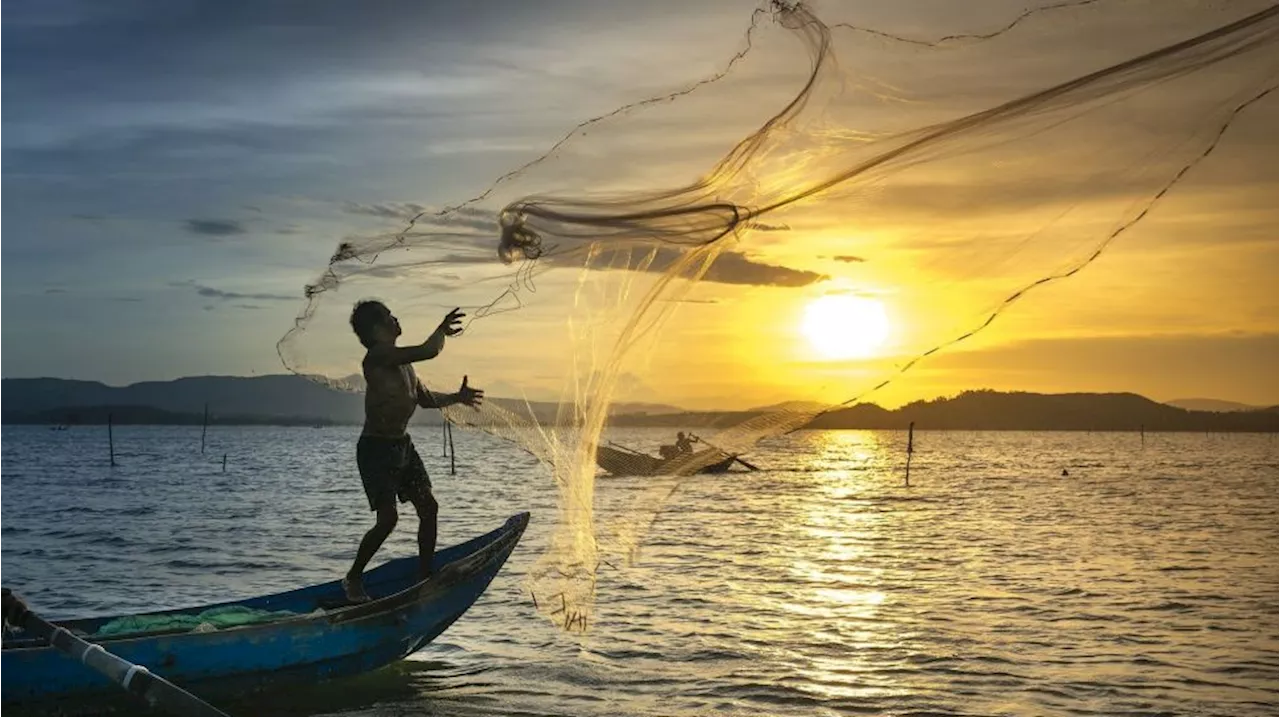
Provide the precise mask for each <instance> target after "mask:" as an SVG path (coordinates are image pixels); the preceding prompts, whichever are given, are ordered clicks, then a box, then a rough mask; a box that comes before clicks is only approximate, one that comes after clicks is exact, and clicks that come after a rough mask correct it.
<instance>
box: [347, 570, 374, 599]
mask: <svg viewBox="0 0 1280 717" xmlns="http://www.w3.org/2000/svg"><path fill="white" fill-rule="evenodd" d="M342 592H343V593H344V594H345V595H346V596H347V600H348V601H350V602H369V600H370V598H369V593H366V592H365V591H364V581H363V580H361V578H360V577H359V576H356V577H354V578H353V577H351V576H350V575H348V576H346V577H345V578H343V579H342Z"/></svg>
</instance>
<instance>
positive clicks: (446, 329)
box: [436, 308, 466, 336]
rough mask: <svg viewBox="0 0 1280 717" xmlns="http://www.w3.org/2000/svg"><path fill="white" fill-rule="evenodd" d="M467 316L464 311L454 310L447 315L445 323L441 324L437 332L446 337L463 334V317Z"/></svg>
mask: <svg viewBox="0 0 1280 717" xmlns="http://www.w3.org/2000/svg"><path fill="white" fill-rule="evenodd" d="M464 316H466V314H464V313H462V309H460V308H459V309H454V310H453V311H450V312H449V313H448V314H446V315H445V317H444V321H441V322H440V327H439V328H437V329H436V331H438V332H440V333H442V334H444V335H445V336H457V335H458V334H460V333H462V317H464Z"/></svg>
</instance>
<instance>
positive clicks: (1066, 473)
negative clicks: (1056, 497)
mask: <svg viewBox="0 0 1280 717" xmlns="http://www.w3.org/2000/svg"><path fill="white" fill-rule="evenodd" d="M1069 475H1071V474H1070V473H1068V472H1067V469H1066V468H1063V469H1062V477H1063V478H1066V477H1067V476H1069Z"/></svg>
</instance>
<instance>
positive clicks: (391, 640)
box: [0, 513, 529, 708]
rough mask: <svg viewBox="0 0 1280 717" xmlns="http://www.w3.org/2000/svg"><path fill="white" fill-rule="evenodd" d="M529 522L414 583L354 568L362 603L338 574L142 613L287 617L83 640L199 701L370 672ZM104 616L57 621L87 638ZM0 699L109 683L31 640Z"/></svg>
mask: <svg viewBox="0 0 1280 717" xmlns="http://www.w3.org/2000/svg"><path fill="white" fill-rule="evenodd" d="M528 524H529V514H528V513H520V514H519V515H515V516H512V517H511V518H510V519H508V520H507V522H506V523H505V524H504V525H503V526H502V527H500V528H498V529H497V530H494V531H492V532H489V533H487V534H485V535H481V536H479V537H477V538H473V539H471V540H468V541H467V542H465V543H461V544H459V545H454V546H452V547H449V548H445V549H443V550H440V551H438V552H437V553H436V554H435V557H434V559H433V561H432V562H433V568H434V571H435V574H434V575H433V576H432V577H431V579H429V580H426V581H418V580H417V579H416V577H417V567H418V565H417V563H418V559H417V557H410V558H400V559H397V560H392V561H389V562H387V563H385V564H383V565H381V566H379V567H378V568H376V569H374V570H371V571H369V572H367V573H365V588H366V590H367V591H368V593H369V595H370V597H372V598H373V600H372V601H371V602H367V603H363V604H359V605H346V606H340V607H334V608H332V609H325V606H327V605H342V603H343V602H344V598H343V595H342V587H341V585H340V584H339V582H338V581H333V582H328V583H322V584H320V585H313V586H311V587H305V588H300V589H298V590H292V591H289V592H284V593H278V594H275V595H266V596H263V597H257V598H252V599H249V600H240V601H234V602H228V603H221V604H218V605H204V606H200V607H194V608H185V609H178V610H169V611H165V612H159V613H149V615H187V614H191V615H194V614H197V613H201V612H204V611H206V610H209V609H211V608H218V607H226V606H240V607H244V608H249V609H252V610H267V611H289V612H291V613H294V614H295V615H296V617H285V618H284V619H279V620H274V621H271V622H262V623H253V624H247V625H242V626H238V627H228V628H225V629H221V630H216V631H209V632H199V631H196V632H191V631H185V630H167V631H166V630H161V631H153V632H140V633H133V634H117V635H112V636H111V637H103V638H94V637H90V638H88V639H91V640H92V641H94V642H97V643H99V644H101V645H102V646H103V647H104V648H105V649H107V650H108V651H109V652H112V653H114V654H116V655H118V656H120V657H122V658H124V659H126V660H129V661H130V662H133V663H136V664H139V665H142V666H145V667H147V668H149V669H150V670H152V671H153V672H155V673H156V674H159V675H161V676H163V677H165V678H166V679H168V680H169V681H171V682H173V683H175V684H177V685H179V686H181V687H183V688H185V689H187V690H189V691H190V692H192V693H194V694H195V695H197V696H198V697H201V698H216V697H217V696H219V695H222V696H230V695H241V694H243V693H245V692H251V691H256V690H261V689H266V688H275V687H279V686H286V685H295V684H306V683H314V682H319V681H323V680H328V679H332V678H336V677H343V676H347V675H354V674H358V673H362V672H368V671H370V670H375V669H377V668H379V667H382V666H384V665H387V664H389V663H391V662H394V661H396V660H399V659H401V658H404V657H405V656H407V655H409V654H410V653H412V652H414V651H416V650H418V649H420V648H421V647H422V646H423V645H426V644H427V643H428V642H431V640H433V639H434V638H435V637H436V636H438V635H439V634H440V633H442V632H444V630H445V628H447V627H449V625H451V624H453V622H454V621H455V620H457V619H458V618H459V617H462V615H463V613H465V612H466V611H467V609H468V608H470V607H471V605H472V604H473V603H474V602H475V601H476V599H477V598H479V597H480V595H481V594H482V593H483V592H484V591H485V588H487V587H488V586H489V582H490V581H492V580H493V578H494V576H495V575H497V574H498V571H499V569H501V568H502V566H503V564H504V563H505V562H506V561H507V557H508V556H509V555H511V551H512V550H513V549H515V546H516V543H517V542H519V540H520V536H521V535H523V534H524V530H525V527H526V526H527V525H528ZM115 619H117V618H116V617H97V618H88V619H81V620H69V621H61V622H59V624H60V625H61V626H62V627H65V628H67V629H68V630H71V631H72V632H73V633H79V634H83V635H86V636H92V635H93V634H94V633H95V632H97V631H98V629H99V628H101V627H102V626H103V625H105V624H107V623H108V622H111V621H113V620H115ZM0 674H2V675H3V690H0V697H2V699H3V705H4V707H6V708H9V707H19V708H23V707H28V706H36V705H48V704H54V703H56V704H57V705H58V706H59V708H61V707H62V706H63V705H64V704H66V703H67V702H68V701H83V700H86V699H90V700H94V701H97V700H100V699H103V698H106V699H114V698H115V697H116V696H117V695H119V694H120V693H121V690H120V688H119V687H118V686H117V685H115V684H114V683H112V682H111V681H110V680H108V679H107V678H106V677H104V676H102V675H101V674H99V673H97V672H94V671H92V670H90V669H89V668H88V667H85V666H84V665H81V664H80V663H78V662H76V661H73V660H71V659H70V658H68V657H67V656H65V655H64V654H63V653H61V652H58V651H57V650H55V649H54V648H52V647H50V646H48V645H47V644H46V643H43V642H42V641H39V640H35V639H31V638H25V639H24V638H21V637H20V636H19V637H18V638H15V639H10V636H9V635H7V634H6V636H5V639H4V643H3V650H0Z"/></svg>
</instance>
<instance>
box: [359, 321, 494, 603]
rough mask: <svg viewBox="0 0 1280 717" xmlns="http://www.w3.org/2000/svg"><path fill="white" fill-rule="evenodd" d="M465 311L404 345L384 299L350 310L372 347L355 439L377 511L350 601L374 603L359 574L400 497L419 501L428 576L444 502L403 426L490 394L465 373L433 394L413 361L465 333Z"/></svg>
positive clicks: (422, 565)
mask: <svg viewBox="0 0 1280 717" xmlns="http://www.w3.org/2000/svg"><path fill="white" fill-rule="evenodd" d="M463 316H464V314H462V313H461V312H460V311H459V310H458V309H454V310H453V311H450V312H449V314H448V315H447V316H445V317H444V321H442V322H440V326H439V327H437V328H436V330H435V331H434V332H432V334H431V336H429V337H427V340H426V341H424V342H422V343H421V344H418V345H417V346H405V347H400V346H396V338H398V337H399V336H400V322H399V321H397V320H396V317H395V316H393V315H392V314H391V310H390V309H388V308H387V307H386V306H385V305H384V304H383V303H382V302H379V301H361V302H360V303H358V304H356V306H355V308H354V309H353V310H352V311H351V328H352V330H353V331H355V333H356V336H357V337H359V339H360V343H361V344H363V345H364V347H365V348H366V349H368V352H367V353H365V356H364V361H363V362H361V368H362V369H363V372H364V381H365V397H364V430H363V431H361V433H360V440H359V442H358V443H357V444H356V465H357V466H359V469H360V481H361V482H362V483H363V484H364V493H365V495H366V496H367V497H368V498H369V509H370V510H373V511H376V512H377V514H378V518H377V523H375V524H374V526H373V527H372V528H370V529H369V532H368V533H365V536H364V539H363V540H361V541H360V548H359V550H357V551H356V559H355V563H354V564H353V565H352V566H351V570H350V571H349V572H348V573H347V575H346V577H344V578H343V579H342V588H343V591H344V592H345V593H346V596H347V599H348V600H350V601H352V602H365V601H368V600H369V595H368V594H367V593H365V590H364V583H363V581H362V578H361V576H362V574H363V573H364V569H365V566H366V565H368V564H369V561H370V560H372V559H373V554H374V553H376V552H378V548H380V547H382V543H383V541H385V540H386V539H387V536H388V535H390V534H391V531H392V529H394V528H395V527H396V521H397V520H398V519H399V513H398V512H397V511H396V498H397V497H399V498H400V502H401V503H413V507H414V510H416V511H417V513H418V569H419V572H420V574H421V577H423V578H427V577H430V572H431V556H432V555H434V554H435V551H436V517H437V512H438V509H439V506H438V505H437V504H436V499H435V497H434V496H432V495H431V479H430V477H428V476H427V469H426V467H424V466H423V465H422V459H421V458H420V457H419V456H418V451H417V450H416V449H415V448H414V447H413V441H412V440H410V438H409V434H408V433H406V432H405V428H406V427H407V426H408V425H409V418H410V417H411V416H413V412H414V410H415V409H417V408H418V407H419V406H421V407H422V408H444V407H445V406H452V405H454V404H458V403H461V404H465V405H467V406H472V407H475V406H477V405H479V403H480V400H481V399H482V398H483V397H484V391H479V390H476V389H474V388H471V387H470V386H468V385H467V377H466V376H463V377H462V387H461V388H460V389H458V392H457V393H449V394H438V393H431V392H430V391H428V390H427V389H426V388H425V387H424V386H423V385H422V382H421V381H419V380H418V376H417V374H416V373H414V370H413V365H412V364H413V363H414V362H417V361H426V360H427V359H432V358H435V357H436V356H438V355H439V354H440V352H441V351H442V350H443V349H444V340H445V338H446V337H449V336H456V335H458V334H459V333H461V332H462V326H461V322H462V317H463Z"/></svg>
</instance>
